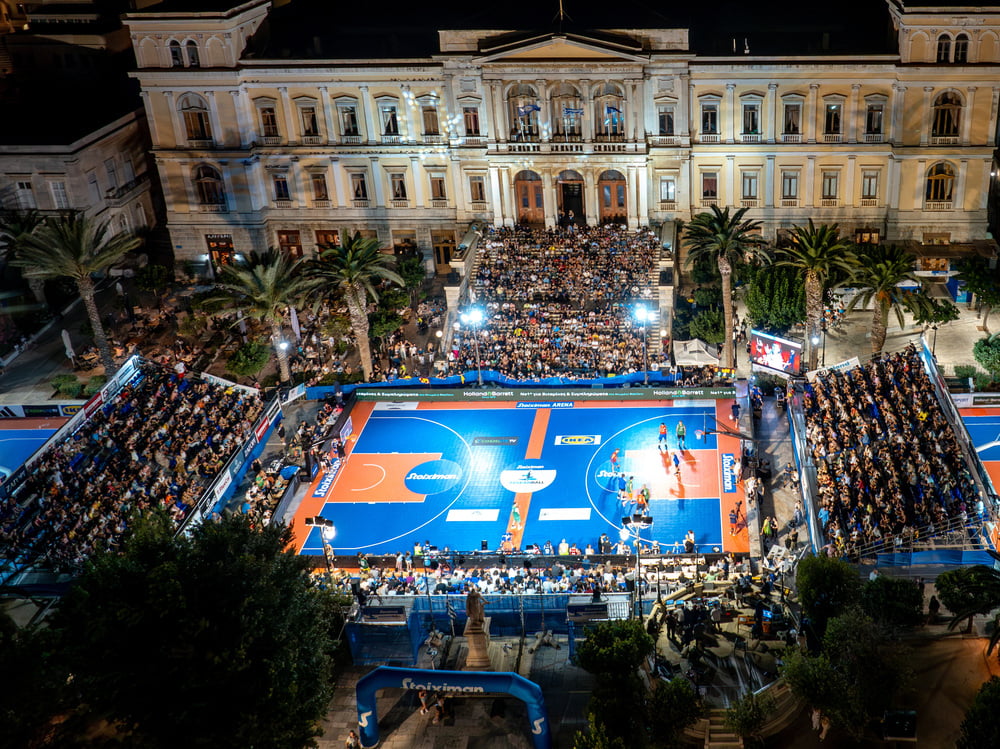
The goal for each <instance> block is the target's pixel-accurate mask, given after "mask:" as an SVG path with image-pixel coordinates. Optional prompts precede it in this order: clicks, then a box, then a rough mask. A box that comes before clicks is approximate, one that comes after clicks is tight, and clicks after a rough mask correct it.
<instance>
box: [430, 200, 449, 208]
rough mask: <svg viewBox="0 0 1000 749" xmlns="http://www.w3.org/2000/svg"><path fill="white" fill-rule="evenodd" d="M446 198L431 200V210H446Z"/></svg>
mask: <svg viewBox="0 0 1000 749" xmlns="http://www.w3.org/2000/svg"><path fill="white" fill-rule="evenodd" d="M447 207H448V198H431V208H447Z"/></svg>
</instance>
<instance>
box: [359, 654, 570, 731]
mask: <svg viewBox="0 0 1000 749" xmlns="http://www.w3.org/2000/svg"><path fill="white" fill-rule="evenodd" d="M380 689H426V690H427V691H428V692H440V693H444V694H483V693H486V692H500V693H505V694H509V695H511V696H512V697H517V698H518V699H519V700H522V701H523V702H524V704H525V705H527V707H528V720H529V721H530V723H531V740H532V741H533V742H534V745H535V749H552V734H551V732H550V731H549V720H548V716H547V715H546V713H545V700H544V698H543V697H542V689H541V687H539V686H538V685H537V684H535V682H533V681H528V680H527V679H525V678H524V677H523V676H518V675H517V674H513V673H505V672H501V673H494V672H492V671H486V672H482V671H433V670H431V671H428V670H426V669H420V668H394V667H392V666H379V667H378V668H376V669H375V670H374V671H372V672H371V673H370V674H366V675H365V676H362V677H361V678H360V679H359V680H358V684H357V687H356V688H355V691H356V693H357V701H358V728H359V729H360V732H361V745H362V746H365V747H373V746H375V745H377V744H378V742H379V735H378V708H377V707H376V703H375V693H376V692H378V690H380Z"/></svg>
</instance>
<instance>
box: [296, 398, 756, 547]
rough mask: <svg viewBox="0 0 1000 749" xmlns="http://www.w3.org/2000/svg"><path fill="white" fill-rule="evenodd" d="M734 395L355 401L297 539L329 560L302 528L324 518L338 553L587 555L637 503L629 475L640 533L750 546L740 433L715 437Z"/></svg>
mask: <svg viewBox="0 0 1000 749" xmlns="http://www.w3.org/2000/svg"><path fill="white" fill-rule="evenodd" d="M732 403H733V400H732V399H723V400H678V401H669V400H667V401H639V402H636V401H610V402H594V401H583V400H581V401H560V402H517V401H502V402H485V403H484V402H475V403H472V402H464V401H448V402H428V401H419V402H380V401H379V402H371V401H369V402H359V403H358V404H357V405H356V406H355V407H354V410H353V412H352V414H351V417H352V425H353V433H352V435H351V438H350V439H349V440H348V445H347V448H348V455H347V457H346V458H345V459H344V460H342V461H335V464H334V467H333V469H332V470H330V471H328V472H327V473H325V474H320V475H319V476H318V477H317V478H316V479H315V480H314V481H313V483H312V484H311V485H310V487H309V488H308V490H307V492H306V494H305V498H304V499H303V501H302V504H301V506H300V507H299V510H298V512H297V513H296V516H295V519H294V523H293V525H294V530H295V537H296V544H297V545H298V550H299V552H300V553H302V554H307V555H322V536H321V533H320V529H319V528H317V527H311V526H307V525H306V524H305V519H306V518H311V517H314V516H317V515H320V516H322V517H324V518H328V519H330V520H332V521H333V523H334V525H335V527H336V536H335V538H334V539H333V541H332V543H331V546H332V547H333V549H334V552H335V553H336V554H356V553H358V552H365V553H372V554H387V553H396V552H398V551H403V550H410V549H412V548H413V545H414V543H415V542H419V543H421V544H423V543H425V542H430V544H431V545H433V546H437V547H438V549H439V550H442V551H443V550H444V549H445V548H446V547H447V548H448V549H451V550H458V551H472V550H478V549H480V548H482V544H483V543H484V542H485V544H486V548H488V549H489V550H497V549H502V548H514V547H516V548H521V549H523V548H525V547H527V546H528V545H530V544H538V545H539V546H544V544H545V542H546V541H551V542H552V544H553V546H558V544H559V542H560V541H561V540H562V539H566V541H567V543H570V544H576V546H577V547H578V548H579V549H580V550H581V551H583V549H584V548H585V547H586V546H587V544H588V543H589V544H592V545H593V546H594V547H595V548H596V547H597V542H598V538H599V536H600V535H601V534H602V533H606V534H607V535H608V536H609V537H610V539H611V541H612V542H613V543H616V542H617V541H618V538H619V530H620V529H621V527H622V522H621V521H622V517H623V516H624V515H631V514H632V513H633V512H635V511H636V504H635V503H631V504H626V503H623V502H622V501H621V500H620V499H619V486H620V484H621V483H627V482H628V480H629V478H630V477H631V483H632V489H633V496H635V495H638V493H639V491H640V489H641V488H642V486H643V485H645V486H646V487H648V489H649V493H650V502H649V510H648V514H649V515H651V516H652V518H653V525H652V527H650V528H648V529H644V530H642V531H641V537H642V538H643V539H644V540H645V541H653V540H656V541H658V542H659V543H660V546H661V549H662V550H663V551H664V552H670V551H672V550H673V549H674V548H675V546H676V548H677V549H678V550H680V549H681V542H682V541H683V539H684V535H685V533H686V532H687V531H688V530H689V529H690V530H693V531H694V533H695V538H696V541H697V545H698V549H699V550H700V551H703V552H705V551H711V550H712V549H713V548H720V549H724V550H726V551H735V552H744V553H745V552H747V551H748V550H749V543H748V538H747V532H746V528H745V518H744V515H743V512H742V510H743V509H744V507H745V505H742V504H741V505H740V510H741V512H740V525H739V528H740V532H739V533H738V534H737V535H735V536H731V535H730V528H729V512H730V510H731V509H733V507H735V506H736V504H737V502H743V499H744V497H743V486H742V484H741V483H740V482H739V481H738V480H737V478H738V474H737V471H738V468H739V466H738V461H739V457H740V444H739V443H740V440H739V439H738V438H736V437H732V436H729V435H723V434H715V433H714V430H715V429H716V423H717V420H718V424H720V425H725V426H723V428H726V427H727V426H729V425H731V422H730V421H729V414H730V409H731V405H732ZM681 421H683V422H684V425H685V428H686V432H687V435H686V449H685V450H683V451H681V450H678V440H677V436H676V435H677V425H678V422H681ZM661 423H662V424H664V425H665V427H666V439H661V438H660V424H661ZM706 432H713V433H706ZM675 458H676V460H675ZM678 464H679V465H678Z"/></svg>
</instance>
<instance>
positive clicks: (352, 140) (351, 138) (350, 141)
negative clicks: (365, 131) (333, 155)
mask: <svg viewBox="0 0 1000 749" xmlns="http://www.w3.org/2000/svg"><path fill="white" fill-rule="evenodd" d="M340 142H341V144H343V145H345V146H360V145H361V143H362V140H361V136H360V135H358V134H357V133H353V134H351V135H342V136H340Z"/></svg>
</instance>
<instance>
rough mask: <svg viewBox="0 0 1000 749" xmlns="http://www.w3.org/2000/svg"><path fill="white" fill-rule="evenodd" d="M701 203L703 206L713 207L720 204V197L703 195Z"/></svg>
mask: <svg viewBox="0 0 1000 749" xmlns="http://www.w3.org/2000/svg"><path fill="white" fill-rule="evenodd" d="M701 204H702V205H703V206H705V207H706V208H711V207H712V206H713V205H718V204H719V199H718V198H705V197H703V198H702V199H701Z"/></svg>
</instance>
